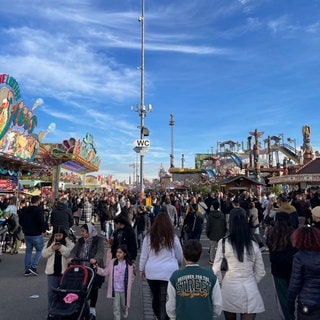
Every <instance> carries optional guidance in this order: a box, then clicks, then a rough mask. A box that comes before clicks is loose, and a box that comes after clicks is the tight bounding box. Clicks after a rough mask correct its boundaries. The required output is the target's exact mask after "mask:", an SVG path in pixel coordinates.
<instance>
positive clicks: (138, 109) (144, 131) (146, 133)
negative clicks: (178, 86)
mask: <svg viewBox="0 0 320 320" xmlns="http://www.w3.org/2000/svg"><path fill="white" fill-rule="evenodd" d="M138 21H139V22H140V23H141V65H140V104H139V105H138V106H136V107H135V108H134V107H131V109H132V110H133V111H136V112H139V116H140V140H141V141H143V140H144V137H146V136H149V130H148V128H146V127H145V126H144V118H145V117H146V116H147V113H148V112H151V111H152V106H151V104H149V105H148V106H147V107H146V106H145V105H144V0H142V1H141V16H140V17H139V18H138ZM145 151H146V150H145V149H144V148H143V147H141V148H138V151H137V152H139V153H140V191H141V198H144V171H143V169H144V165H143V164H144V152H145Z"/></svg>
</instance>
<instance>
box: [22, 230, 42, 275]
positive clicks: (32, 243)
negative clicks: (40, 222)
mask: <svg viewBox="0 0 320 320" xmlns="http://www.w3.org/2000/svg"><path fill="white" fill-rule="evenodd" d="M24 241H25V242H26V253H25V256H24V267H25V271H27V270H29V268H30V267H32V268H35V269H37V267H38V264H39V261H40V258H41V253H42V249H43V245H44V243H43V235H39V236H24ZM33 248H35V250H36V253H35V255H34V257H33V259H32V251H33Z"/></svg>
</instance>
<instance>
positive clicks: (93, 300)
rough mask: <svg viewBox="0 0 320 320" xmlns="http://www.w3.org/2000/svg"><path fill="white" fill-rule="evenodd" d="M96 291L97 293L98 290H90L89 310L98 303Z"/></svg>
mask: <svg viewBox="0 0 320 320" xmlns="http://www.w3.org/2000/svg"><path fill="white" fill-rule="evenodd" d="M98 291H99V288H92V289H91V292H90V296H89V299H90V307H91V308H95V307H96V304H97V301H98Z"/></svg>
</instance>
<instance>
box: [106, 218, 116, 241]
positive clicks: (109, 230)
mask: <svg viewBox="0 0 320 320" xmlns="http://www.w3.org/2000/svg"><path fill="white" fill-rule="evenodd" d="M113 231H114V223H113V220H107V221H106V240H109V239H110V238H111V237H112V235H113Z"/></svg>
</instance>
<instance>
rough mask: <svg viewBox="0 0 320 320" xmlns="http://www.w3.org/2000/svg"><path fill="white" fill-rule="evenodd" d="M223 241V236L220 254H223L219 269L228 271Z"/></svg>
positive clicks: (224, 239)
mask: <svg viewBox="0 0 320 320" xmlns="http://www.w3.org/2000/svg"><path fill="white" fill-rule="evenodd" d="M225 241H226V238H223V239H222V255H223V258H222V261H221V266H220V270H221V271H228V269H229V267H228V261H227V259H226V256H225Z"/></svg>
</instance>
